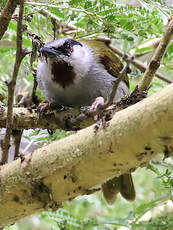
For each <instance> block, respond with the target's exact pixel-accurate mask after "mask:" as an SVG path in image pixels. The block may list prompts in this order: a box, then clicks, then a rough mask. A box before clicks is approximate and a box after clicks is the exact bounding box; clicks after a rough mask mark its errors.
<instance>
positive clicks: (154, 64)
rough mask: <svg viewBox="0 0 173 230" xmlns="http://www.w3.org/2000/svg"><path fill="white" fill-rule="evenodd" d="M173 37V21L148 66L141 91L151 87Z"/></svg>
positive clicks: (140, 86) (141, 84)
mask: <svg viewBox="0 0 173 230" xmlns="http://www.w3.org/2000/svg"><path fill="white" fill-rule="evenodd" d="M172 35H173V19H171V20H170V21H169V23H168V25H167V28H166V31H165V34H164V36H163V37H162V39H161V41H160V43H159V46H158V47H157V49H156V51H155V53H154V55H153V57H152V59H151V61H150V63H149V64H148V67H147V68H146V71H145V73H144V77H143V79H142V81H141V83H140V84H139V90H141V91H144V90H148V88H149V87H150V84H151V82H152V80H153V77H154V75H155V73H156V71H157V69H158V68H159V67H160V62H161V60H162V57H163V56H164V54H165V52H166V49H167V47H168V45H169V42H170V41H171V38H172Z"/></svg>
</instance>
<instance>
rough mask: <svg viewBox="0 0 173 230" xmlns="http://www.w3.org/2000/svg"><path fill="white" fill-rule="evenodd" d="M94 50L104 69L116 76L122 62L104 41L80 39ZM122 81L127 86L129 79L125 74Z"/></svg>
mask: <svg viewBox="0 0 173 230" xmlns="http://www.w3.org/2000/svg"><path fill="white" fill-rule="evenodd" d="M81 41H82V42H84V43H86V44H87V45H89V46H91V47H92V48H93V50H94V53H95V56H96V58H97V59H98V61H99V62H100V63H102V64H103V65H104V67H105V69H106V70H107V71H108V73H109V74H111V75H112V76H114V77H116V78H117V77H118V76H119V74H120V71H121V70H122V68H123V64H122V62H121V61H120V60H119V59H118V58H117V56H116V55H115V53H114V52H113V51H112V50H111V49H110V48H109V47H108V46H107V45H106V44H105V42H102V41H97V40H81ZM124 82H125V83H126V84H127V86H128V87H129V79H128V76H127V74H125V75H124Z"/></svg>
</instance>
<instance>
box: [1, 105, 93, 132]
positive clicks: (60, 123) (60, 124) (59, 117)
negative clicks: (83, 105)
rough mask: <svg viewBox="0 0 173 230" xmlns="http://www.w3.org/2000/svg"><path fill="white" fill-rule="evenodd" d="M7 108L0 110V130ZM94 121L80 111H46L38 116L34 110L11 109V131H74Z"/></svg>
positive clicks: (2, 126)
mask: <svg viewBox="0 0 173 230" xmlns="http://www.w3.org/2000/svg"><path fill="white" fill-rule="evenodd" d="M6 121H7V108H2V107H1V108H0V128H5V127H6ZM94 122H95V121H94V120H93V118H92V117H88V116H85V114H83V113H82V112H81V111H80V109H69V110H64V111H63V110H62V111H61V110H60V111H56V110H53V111H48V112H47V113H44V114H43V115H41V116H40V115H39V113H37V112H36V111H35V110H28V109H26V108H14V109H13V125H12V128H13V129H36V128H41V129H64V130H76V129H82V128H86V127H88V126H90V125H92V124H93V123H94Z"/></svg>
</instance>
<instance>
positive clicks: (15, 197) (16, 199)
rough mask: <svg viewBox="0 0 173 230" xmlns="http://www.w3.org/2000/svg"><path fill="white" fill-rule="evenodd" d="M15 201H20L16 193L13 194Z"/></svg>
mask: <svg viewBox="0 0 173 230" xmlns="http://www.w3.org/2000/svg"><path fill="white" fill-rule="evenodd" d="M13 201H15V202H17V203H18V202H19V197H18V196H17V195H14V196H13Z"/></svg>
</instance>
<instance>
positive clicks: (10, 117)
mask: <svg viewBox="0 0 173 230" xmlns="http://www.w3.org/2000/svg"><path fill="white" fill-rule="evenodd" d="M23 11H24V0H20V10H19V18H18V23H17V40H16V60H15V65H14V70H13V75H12V80H11V81H10V82H9V83H8V111H7V122H6V133H5V137H4V140H3V142H2V160H1V163H2V164H5V163H6V162H7V159H8V150H9V147H10V136H11V132H12V124H13V101H14V89H15V85H16V79H17V75H18V72H19V67H20V64H21V62H22V59H23V58H24V57H25V55H26V54H27V52H26V51H24V50H23V49H22V19H23Z"/></svg>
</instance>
